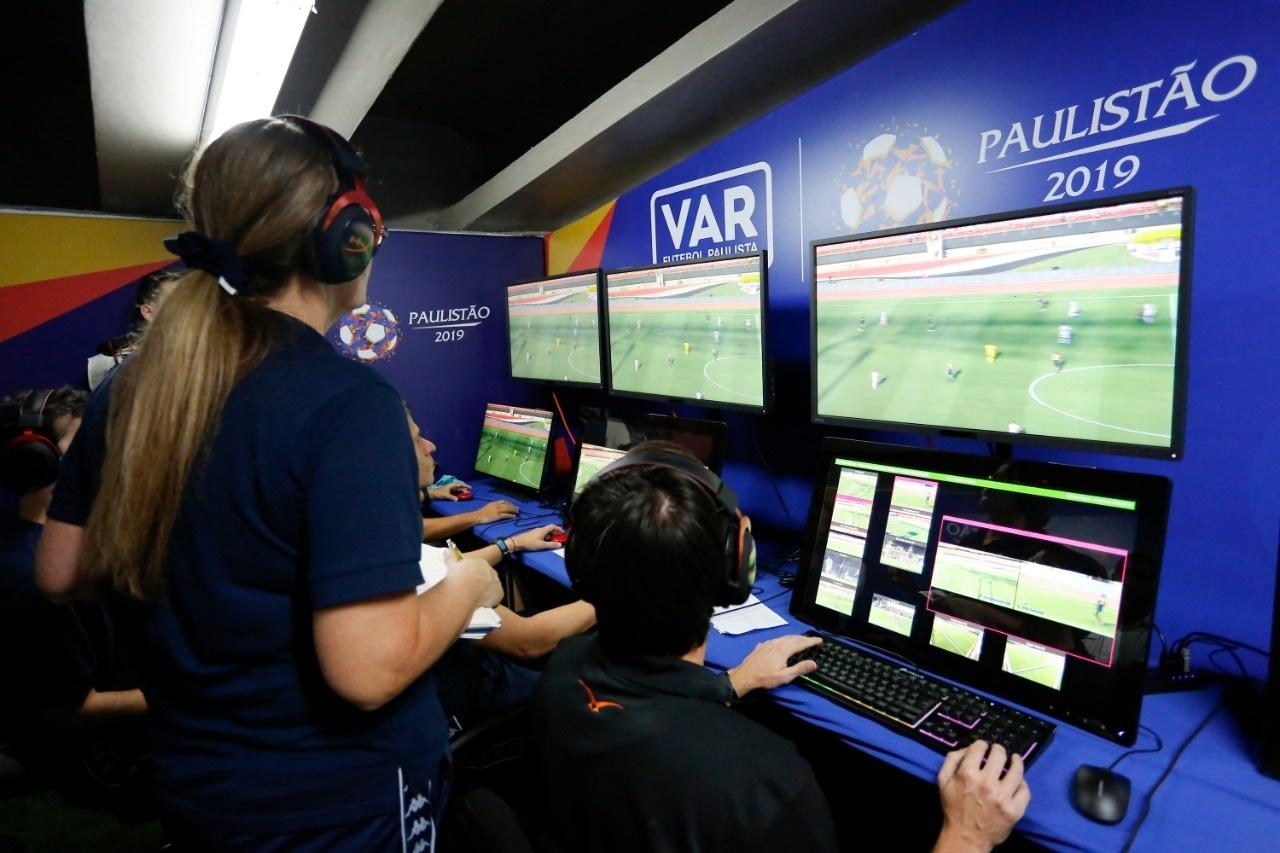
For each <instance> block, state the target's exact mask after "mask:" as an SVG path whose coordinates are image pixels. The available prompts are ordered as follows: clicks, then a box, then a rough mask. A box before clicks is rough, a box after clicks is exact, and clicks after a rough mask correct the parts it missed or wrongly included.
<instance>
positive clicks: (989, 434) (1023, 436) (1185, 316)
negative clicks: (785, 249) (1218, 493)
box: [808, 186, 1195, 461]
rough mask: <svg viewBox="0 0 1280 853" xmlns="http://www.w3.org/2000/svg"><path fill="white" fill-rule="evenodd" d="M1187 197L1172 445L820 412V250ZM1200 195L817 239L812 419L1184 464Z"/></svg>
mask: <svg viewBox="0 0 1280 853" xmlns="http://www.w3.org/2000/svg"><path fill="white" fill-rule="evenodd" d="M1175 196H1181V197H1182V199H1183V207H1182V240H1181V250H1180V251H1181V257H1180V259H1179V269H1178V318H1177V342H1176V344H1175V350H1174V375H1173V410H1172V412H1171V415H1172V417H1171V421H1170V436H1169V445H1168V446H1167V447H1161V446H1157V445H1148V444H1127V443H1124V442H1115V441H1098V440H1093V439H1078V438H1070V437H1067V436H1055V435H1045V434H1042V433H1039V434H1038V433H1010V432H1001V431H998V430H981V429H973V428H969V427H958V426H954V427H953V426H945V425H938V424H917V423H903V422H900V421H887V420H876V419H870V418H855V417H848V416H844V415H824V414H821V413H819V411H818V276H817V268H818V263H817V259H818V249H819V248H820V247H823V246H831V245H835V244H838V243H853V242H857V241H861V240H870V239H879V238H882V237H896V236H898V235H902V234H915V233H920V232H925V231H940V230H944V229H948V228H957V227H964V226H969V225H981V224H984V223H988V222H1000V221H1005V220H1012V219H1021V218H1024V217H1030V216H1050V215H1053V214H1055V213H1068V212H1071V211H1074V210H1088V209H1090V208H1097V207H1110V206H1113V205H1118V204H1129V203H1132V202H1140V201H1153V200H1156V199H1161V198H1173V197H1175ZM1194 232H1195V191H1194V188H1193V187H1191V186H1183V187H1171V188H1168V189H1162V190H1152V191H1148V192H1141V193H1132V194H1128V195H1119V196H1107V197H1106V198H1094V199H1089V200H1087V201H1076V202H1069V203H1066V204H1054V205H1046V206H1043V207H1028V208H1023V209H1020V210H1012V211H1002V212H999V213H991V214H984V215H982V216H972V217H967V218H964V219H947V220H943V221H940V222H930V223H927V224H923V225H909V226H905V227H902V228H893V229H886V230H884V231H870V232H859V233H856V234H846V235H843V236H839V237H827V238H824V239H821V240H814V241H811V242H810V244H809V269H808V275H809V386H810V389H809V412H810V421H811V422H812V423H815V424H820V425H823V426H832V427H854V428H858V429H875V430H886V431H891V432H905V433H912V434H917V435H928V436H945V437H950V438H967V439H974V440H979V441H989V442H998V443H1001V444H1017V445H1027V446H1034V447H1049V448H1059V449H1064V450H1083V451H1089V452H1094V453H1113V454H1117V455H1124V456H1142V457H1148V458H1154V459H1165V460H1169V461H1178V460H1181V459H1182V457H1183V453H1184V450H1185V439H1186V421H1187V388H1188V386H1189V384H1190V377H1189V375H1188V373H1189V367H1190V349H1191V341H1190V337H1189V333H1190V328H1191V326H1190V324H1191V319H1190V318H1191V311H1190V308H1191V266H1192V260H1193V258H1192V255H1193V248H1194V242H1195V240H1194V238H1195V234H1194Z"/></svg>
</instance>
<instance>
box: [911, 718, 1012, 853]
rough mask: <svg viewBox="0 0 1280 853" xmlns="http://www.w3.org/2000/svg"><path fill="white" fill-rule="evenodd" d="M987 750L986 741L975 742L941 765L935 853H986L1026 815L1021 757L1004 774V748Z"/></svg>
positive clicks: (951, 754)
mask: <svg viewBox="0 0 1280 853" xmlns="http://www.w3.org/2000/svg"><path fill="white" fill-rule="evenodd" d="M987 750H988V744H987V742H986V741H981V740H976V741H974V742H973V743H972V744H970V745H969V747H968V748H967V749H957V750H955V751H953V752H949V753H947V757H946V759H945V760H943V762H942V769H941V770H939V771H938V791H939V792H940V793H941V795H942V813H943V820H942V832H941V833H939V835H938V843H937V844H936V845H934V848H933V849H934V853H973V851H984V853H985V851H987V850H990V849H991V848H993V847H995V846H996V845H997V844H999V843H1001V842H1002V841H1004V840H1005V839H1006V838H1008V837H1009V833H1010V832H1012V831H1013V825H1014V824H1015V823H1017V822H1018V821H1019V820H1020V819H1021V818H1022V815H1023V814H1024V813H1025V812H1026V810H1027V803H1028V802H1030V801H1031V789H1030V788H1028V787H1027V783H1026V781H1025V780H1024V779H1023V778H1022V770H1023V768H1022V756H1020V755H1017V754H1015V755H1014V756H1013V758H1012V759H1011V760H1010V762H1009V769H1008V770H1007V771H1006V770H1005V769H1004V766H1005V759H1006V758H1007V757H1008V756H1007V754H1006V753H1005V749H1004V747H1003V746H1001V745H1000V744H992V745H991V746H990V753H988V751H987ZM984 759H985V762H984ZM1002 772H1003V773H1004V776H1003V778H1002V777H1001V773H1002Z"/></svg>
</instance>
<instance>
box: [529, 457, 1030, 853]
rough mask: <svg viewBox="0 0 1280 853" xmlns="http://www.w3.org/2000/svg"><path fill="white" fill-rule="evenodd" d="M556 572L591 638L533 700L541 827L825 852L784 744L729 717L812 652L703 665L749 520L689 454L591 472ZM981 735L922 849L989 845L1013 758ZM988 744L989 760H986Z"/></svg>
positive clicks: (672, 846)
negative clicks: (592, 627)
mask: <svg viewBox="0 0 1280 853" xmlns="http://www.w3.org/2000/svg"><path fill="white" fill-rule="evenodd" d="M566 526H567V527H569V528H570V530H571V533H570V536H569V541H568V543H567V544H566V554H565V565H566V568H567V570H568V573H569V577H570V579H571V580H572V582H573V584H574V588H575V589H576V590H577V591H578V593H579V594H580V595H581V596H582V597H583V599H585V600H586V601H588V602H590V603H592V604H594V605H595V607H596V614H597V619H598V632H597V633H596V634H594V635H589V636H583V637H572V638H569V639H566V640H564V641H563V642H561V643H560V645H559V647H558V648H557V650H556V651H555V652H554V653H553V654H552V656H551V659H550V661H549V662H548V664H547V666H546V668H545V670H544V672H543V677H542V680H541V681H540V682H539V685H538V688H537V690H536V692H535V694H534V698H533V702H532V736H531V742H532V744H533V763H534V767H535V772H536V773H537V774H538V776H537V782H538V785H539V788H540V790H541V791H542V792H543V794H544V803H543V813H544V814H545V815H546V821H547V826H546V827H545V829H546V830H547V831H548V832H549V833H550V834H551V835H552V837H553V838H554V840H555V841H556V842H557V843H558V844H559V845H560V846H561V847H563V848H564V849H569V850H610V851H629V850H635V851H641V850H646V851H647V850H707V851H718V850H761V851H764V850H767V851H781V850H796V851H801V850H803V851H829V850H835V849H837V842H836V838H835V831H834V828H833V825H832V819H831V813H830V810H829V808H828V806H827V802H826V799H825V797H824V796H823V793H822V791H821V789H820V788H819V786H818V782H817V780H816V778H815V777H814V774H813V771H812V769H811V768H810V767H809V765H808V763H807V762H805V760H804V759H803V758H801V757H800V755H799V754H798V753H797V752H796V750H795V747H794V746H793V745H792V744H791V743H790V742H789V741H787V740H785V739H783V738H781V737H779V736H778V735H776V734H774V733H772V732H770V731H769V730H768V729H766V728H764V727H763V726H761V725H759V724H757V723H755V722H754V721H752V720H750V719H748V718H747V717H745V716H742V715H740V714H738V713H737V712H735V711H734V710H732V709H731V707H730V706H731V705H732V704H733V703H734V702H735V701H736V700H737V699H738V698H739V697H741V696H744V695H746V694H747V693H749V692H750V691H752V690H755V689H766V690H767V689H770V688H773V687H777V686H779V685H782V684H786V683H788V682H790V681H791V680H793V679H794V678H796V677H797V676H799V675H802V674H804V673H807V672H811V671H812V670H813V668H814V665H813V664H811V663H810V662H808V661H801V662H798V663H796V664H795V665H789V664H788V661H789V659H790V658H791V657H792V656H793V655H795V654H796V653H797V652H798V651H800V650H802V649H804V648H807V647H809V646H811V645H815V644H817V643H818V642H820V641H819V640H818V639H816V638H809V637H800V636H789V637H780V638H777V639H774V640H770V641H768V642H766V643H762V644H760V645H759V646H757V647H756V648H755V650H754V651H752V652H751V654H750V655H748V656H747V657H746V658H745V659H744V660H743V661H742V662H741V663H740V664H738V665H737V666H736V667H733V668H731V669H730V670H729V671H728V672H727V673H724V674H718V673H715V672H713V671H711V670H709V669H706V668H705V667H704V666H703V663H704V660H705V655H706V646H707V631H708V629H709V627H710V621H711V613H712V607H713V606H724V605H736V604H741V603H742V602H743V601H745V600H746V598H747V596H748V595H749V594H750V592H751V587H752V583H753V581H754V576H755V545H754V543H753V541H752V537H751V522H750V519H748V518H747V517H746V516H745V515H743V514H742V513H741V511H740V510H739V509H738V505H737V498H736V496H735V495H734V493H733V490H732V489H731V488H729V486H728V485H726V484H725V483H724V482H722V481H721V480H720V479H719V478H718V477H717V476H716V475H715V474H713V473H711V472H710V471H709V470H707V469H706V468H705V467H704V466H703V465H702V464H701V463H699V462H698V461H697V460H696V459H694V458H692V457H691V456H689V455H688V452H687V451H685V450H683V449H682V448H680V447H679V446H678V445H673V444H671V443H669V442H646V443H644V444H642V445H640V446H638V447H636V448H635V449H634V450H632V451H631V452H630V453H628V454H627V455H626V456H624V457H622V458H621V459H619V460H616V461H615V462H613V463H611V464H610V465H608V466H606V467H604V468H602V469H601V470H600V472H599V473H597V474H596V476H595V477H594V478H593V479H592V480H591V482H590V483H589V484H588V485H587V487H586V489H585V490H584V491H583V492H582V494H581V495H580V496H579V497H578V498H577V500H576V501H574V503H573V505H572V506H571V508H570V511H569V514H568V518H567V519H566ZM986 749H987V746H986V744H984V743H982V742H981V741H979V742H977V743H975V744H974V745H973V746H972V747H970V749H968V750H965V751H963V752H962V751H957V752H954V753H952V754H951V755H950V756H948V757H947V759H946V761H945V762H944V764H943V768H942V771H941V773H940V774H939V786H940V788H941V790H942V798H943V811H944V815H945V820H944V826H943V831H942V834H941V835H940V836H939V839H938V846H937V848H936V849H938V850H946V851H977V850H989V849H990V848H991V847H992V846H993V845H994V844H996V843H999V842H1000V841H1003V840H1004V838H1005V837H1007V836H1008V834H1009V832H1010V830H1011V829H1012V827H1013V824H1014V823H1015V822H1016V820H1017V819H1018V818H1019V817H1021V815H1022V811H1023V810H1024V809H1025V806H1026V800H1027V797H1028V796H1029V794H1027V791H1026V785H1025V784H1024V783H1023V782H1022V772H1021V764H1020V762H1018V761H1015V763H1014V765H1013V767H1012V768H1011V769H1010V770H1009V771H1008V772H1007V773H1004V775H1003V778H1002V777H1001V769H1002V767H1003V764H1004V756H1003V754H1001V753H998V752H995V751H993V753H992V755H991V760H989V761H986V763H985V765H984V763H983V761H984V758H985V757H986ZM999 749H1000V747H998V746H997V747H994V748H993V750H999Z"/></svg>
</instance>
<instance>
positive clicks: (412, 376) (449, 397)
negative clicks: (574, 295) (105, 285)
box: [0, 224, 546, 511]
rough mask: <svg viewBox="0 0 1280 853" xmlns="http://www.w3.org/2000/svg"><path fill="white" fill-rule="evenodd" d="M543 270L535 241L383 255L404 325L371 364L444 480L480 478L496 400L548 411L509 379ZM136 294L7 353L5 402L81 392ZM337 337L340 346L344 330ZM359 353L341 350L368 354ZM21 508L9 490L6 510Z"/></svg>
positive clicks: (383, 287) (476, 239)
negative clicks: (63, 389) (523, 319)
mask: <svg viewBox="0 0 1280 853" xmlns="http://www.w3.org/2000/svg"><path fill="white" fill-rule="evenodd" d="M178 227H179V226H178V225H176V224H175V225H174V226H173V227H172V228H171V230H177V229H178ZM542 269H543V243H542V241H541V240H540V239H538V238H536V237H495V236H487V235H455V234H424V233H416V232H400V231H397V232H394V233H392V235H391V236H390V238H389V239H388V240H387V243H386V245H385V246H384V247H383V249H382V250H381V251H380V252H379V253H378V258H377V260H376V261H375V262H374V267H373V273H372V276H371V279H370V284H369V298H370V299H371V300H372V304H373V305H374V306H378V307H381V308H383V309H390V312H391V313H390V317H392V318H394V321H390V320H387V321H385V325H384V331H388V330H389V331H390V334H391V335H393V336H395V338H396V341H397V343H396V345H395V347H394V348H389V347H384V349H386V350H387V351H388V352H389V353H390V354H389V355H386V356H384V357H382V358H379V359H373V360H369V364H370V367H369V369H370V370H378V371H381V372H383V373H384V374H385V375H386V376H387V378H388V379H389V380H390V381H391V382H392V383H393V384H394V385H395V386H396V387H397V388H399V389H400V391H401V393H403V394H404V396H405V399H406V400H408V401H409V404H410V405H411V406H412V407H413V409H414V413H415V415H416V416H417V420H418V422H419V424H420V425H421V426H422V429H423V431H424V433H425V434H427V435H428V436H429V437H430V438H432V439H433V440H434V441H436V442H437V444H439V446H440V450H439V452H438V453H437V454H436V455H437V460H438V462H439V466H438V467H439V470H440V471H441V472H442V473H443V472H453V473H454V474H455V475H457V476H459V477H463V478H465V477H468V476H470V475H471V474H472V465H473V463H474V462H475V448H476V445H477V444H478V442H479V436H480V425H481V422H482V420H483V418H484V404H485V403H486V402H487V401H489V400H495V401H499V402H509V403H532V402H541V403H545V402H546V401H545V400H543V399H541V398H539V397H536V395H535V394H534V391H535V390H536V389H535V388H533V387H532V386H529V385H527V384H521V383H516V382H512V381H511V380H510V379H509V378H508V369H507V363H506V359H507V344H506V340H507V336H506V327H505V319H504V318H505V314H504V308H503V305H504V300H505V289H506V285H507V284H508V283H509V282H512V281H516V280H519V279H529V278H534V277H536V276H538V275H540V274H541V273H542ZM57 286H59V285H58V283H57V282H54V283H50V284H49V285H48V287H50V288H55V287H57ZM136 292H137V290H136V287H135V286H132V285H125V286H123V287H120V288H119V289H117V290H114V291H113V292H111V293H108V294H106V295H104V296H101V297H99V298H97V299H94V300H92V301H90V302H88V303H87V304H85V305H82V306H80V307H78V308H75V309H74V310H71V311H68V312H67V313H64V314H62V315H61V316H59V317H56V318H55V319H52V320H49V321H48V322H45V323H42V324H40V325H38V326H36V327H34V328H32V329H30V330H28V331H25V332H23V333H22V334H19V335H17V336H15V337H13V338H10V339H9V340H6V341H4V342H2V343H0V396H3V395H5V394H9V393H12V392H14V391H18V390H21V389H23V388H31V387H49V386H53V385H61V384H69V385H81V386H82V385H83V383H84V378H85V359H87V358H88V357H89V356H90V355H92V354H93V352H94V350H95V348H96V347H97V345H98V344H99V343H100V342H102V341H104V340H106V339H107V338H110V337H112V336H115V335H118V334H121V333H123V332H124V331H125V330H126V329H127V328H128V324H129V320H130V315H131V311H132V306H133V300H134V296H135V294H136ZM451 315H456V316H455V318H454V319H451ZM331 338H332V339H333V340H334V341H335V342H337V341H338V340H339V337H338V334H337V332H336V331H335V332H334V333H332V334H331ZM389 340H390V337H385V336H384V337H383V338H382V340H381V342H382V343H384V344H385V343H387V342H389ZM353 344H355V345H354V346H352V347H345V348H342V349H345V350H348V351H354V350H357V349H359V342H355V341H353ZM375 349H376V348H375ZM353 354H354V353H353ZM356 357H358V356H356ZM10 504H11V500H10V497H9V495H8V494H7V493H5V492H3V490H0V511H6V509H7V508H8V507H9V505H10Z"/></svg>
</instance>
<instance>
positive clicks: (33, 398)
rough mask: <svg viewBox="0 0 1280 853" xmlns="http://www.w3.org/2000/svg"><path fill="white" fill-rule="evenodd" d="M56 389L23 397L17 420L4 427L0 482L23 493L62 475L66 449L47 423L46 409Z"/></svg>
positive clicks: (0, 434) (0, 433) (0, 435)
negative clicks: (64, 449) (63, 453)
mask: <svg viewBox="0 0 1280 853" xmlns="http://www.w3.org/2000/svg"><path fill="white" fill-rule="evenodd" d="M52 396H53V391H45V392H43V393H41V392H38V391H31V392H29V393H28V394H27V396H26V397H24V398H23V399H22V406H21V407H20V408H19V410H18V417H17V420H16V421H14V422H13V423H10V424H6V425H5V426H3V427H0V485H3V486H4V487H5V488H8V489H10V490H12V491H13V492H15V493H17V494H19V495H22V494H26V493H27V492H30V491H33V490H35V489H42V488H44V487H45V486H48V485H51V484H52V483H53V482H54V481H56V480H57V479H58V463H59V462H60V461H61V460H62V451H61V450H59V449H58V437H57V435H56V434H54V431H53V428H52V426H51V425H50V424H47V423H45V418H44V410H45V407H46V406H48V405H49V398H50V397H52Z"/></svg>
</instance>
